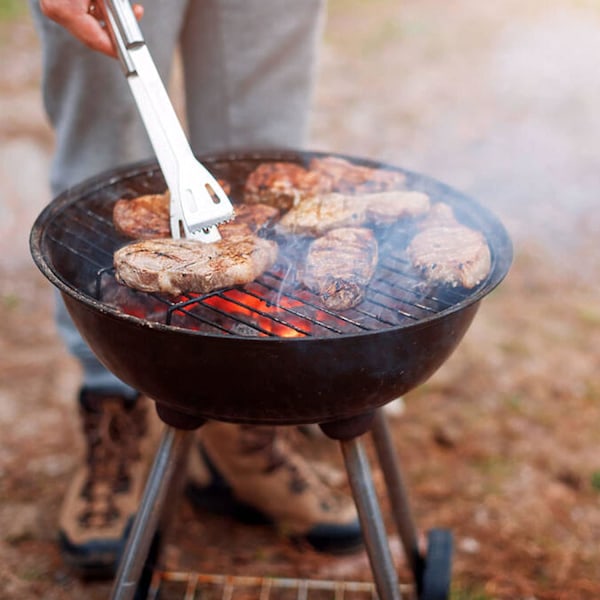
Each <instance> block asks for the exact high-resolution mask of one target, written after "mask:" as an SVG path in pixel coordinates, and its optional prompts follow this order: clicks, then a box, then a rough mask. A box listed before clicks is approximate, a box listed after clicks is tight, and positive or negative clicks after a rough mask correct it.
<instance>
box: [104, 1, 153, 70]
mask: <svg viewBox="0 0 600 600" xmlns="http://www.w3.org/2000/svg"><path fill="white" fill-rule="evenodd" d="M105 5H106V8H107V10H106V15H107V18H108V21H109V26H110V27H109V31H110V33H111V35H112V38H113V41H114V43H115V46H116V50H117V56H118V58H119V62H120V63H121V66H122V68H123V71H124V72H125V76H127V77H128V76H129V75H133V74H135V72H136V70H135V65H134V63H133V61H132V60H131V57H130V56H129V50H130V49H132V48H136V47H139V46H141V45H143V44H145V43H146V42H145V40H144V36H143V35H142V30H141V29H140V26H139V25H138V22H137V19H136V18H135V14H134V12H133V8H132V7H131V3H130V2H129V0H105Z"/></svg>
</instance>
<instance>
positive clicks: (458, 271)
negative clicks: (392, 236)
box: [407, 203, 492, 289]
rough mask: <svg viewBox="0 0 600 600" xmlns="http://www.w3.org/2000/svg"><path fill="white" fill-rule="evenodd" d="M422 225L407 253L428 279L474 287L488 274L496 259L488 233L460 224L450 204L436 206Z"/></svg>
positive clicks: (452, 284) (433, 281) (468, 287)
mask: <svg viewBox="0 0 600 600" xmlns="http://www.w3.org/2000/svg"><path fill="white" fill-rule="evenodd" d="M420 228H421V231H420V232H419V233H417V234H416V235H415V236H414V238H413V239H412V240H411V242H410V244H409V245H408V248H407V252H408V256H409V258H410V261H411V263H412V264H413V266H414V267H415V268H416V269H418V270H419V271H420V272H421V273H422V274H423V276H424V277H425V278H426V279H427V280H428V281H430V282H432V283H439V284H444V285H450V286H453V287H456V286H459V285H460V286H462V287H464V288H467V289H471V288H473V287H475V286H476V285H478V284H479V283H481V281H483V280H484V279H485V277H487V275H488V273H489V272H490V268H491V262H492V259H491V254H490V249H489V246H488V244H487V241H486V239H485V237H484V235H483V234H482V233H481V232H479V231H475V230H474V229H471V228H470V227H467V226H465V225H462V224H461V223H459V222H458V221H457V220H456V218H455V217H454V213H453V211H452V208H451V207H450V206H448V205H447V204H443V203H440V204H439V205H435V206H434V207H433V208H432V209H431V213H430V215H429V216H428V217H426V218H425V219H424V221H423V222H422V223H421V225H420Z"/></svg>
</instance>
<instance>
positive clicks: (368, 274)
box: [300, 227, 377, 311]
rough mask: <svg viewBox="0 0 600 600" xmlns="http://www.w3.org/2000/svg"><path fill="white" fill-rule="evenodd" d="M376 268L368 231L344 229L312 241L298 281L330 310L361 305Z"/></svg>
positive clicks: (373, 247) (374, 243)
mask: <svg viewBox="0 0 600 600" xmlns="http://www.w3.org/2000/svg"><path fill="white" fill-rule="evenodd" d="M376 266H377V241H376V240H375V236H374V235H373V232H372V231H371V230H370V229H366V228H363V227H344V228H340V229H334V230H332V231H329V232H328V233H327V234H325V235H324V236H323V237H320V238H317V239H316V240H314V241H313V242H312V243H311V245H310V247H309V250H308V254H307V256H306V262H305V265H304V268H303V270H302V273H301V276H300V279H301V281H302V283H303V284H304V285H305V286H306V287H308V288H309V289H311V290H312V291H313V292H315V293H317V294H318V295H319V296H320V298H321V300H322V302H323V304H324V305H325V306H326V307H327V308H330V309H332V310H336V311H340V310H347V309H348V308H352V307H353V306H356V305H357V304H360V302H362V300H363V298H364V295H365V291H366V289H367V286H368V285H369V282H370V281H371V278H372V277H373V273H374V272H375V267H376Z"/></svg>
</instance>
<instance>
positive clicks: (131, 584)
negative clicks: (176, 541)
mask: <svg viewBox="0 0 600 600" xmlns="http://www.w3.org/2000/svg"><path fill="white" fill-rule="evenodd" d="M191 435H193V431H185V430H182V429H176V428H175V427H171V426H166V427H165V430H164V433H163V436H162V439H161V442H160V446H159V448H158V451H157V453H156V457H155V459H154V464H153V466H152V471H151V472H150V475H149V476H148V481H147V482H146V488H145V490H144V496H143V497H142V501H141V504H140V506H139V508H138V511H137V514H136V517H135V521H134V522H133V527H132V529H131V533H130V534H129V538H128V539H127V545H126V547H125V551H124V553H123V557H122V558H121V562H120V564H119V570H118V572H117V576H116V578H115V582H114V584H113V590H112V596H111V598H112V600H132V599H133V597H134V596H135V592H136V588H137V585H138V582H139V580H140V576H141V574H142V570H143V568H144V563H145V561H146V557H147V556H148V552H149V550H150V545H151V544H152V538H153V537H154V534H155V533H156V530H157V527H158V523H159V520H160V517H161V514H162V511H163V508H164V504H165V499H166V497H167V494H168V492H169V488H170V486H171V483H172V481H173V478H174V476H175V474H176V472H177V466H178V465H179V464H181V460H182V455H183V453H185V452H187V449H188V448H189V444H188V443H187V441H188V438H189V436H191Z"/></svg>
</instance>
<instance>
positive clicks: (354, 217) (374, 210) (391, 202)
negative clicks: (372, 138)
mask: <svg viewBox="0 0 600 600" xmlns="http://www.w3.org/2000/svg"><path fill="white" fill-rule="evenodd" d="M428 210H429V197H428V196H427V195H426V194H423V193H421V192H409V191H403V190H396V191H388V192H377V193H371V194H357V195H347V194H340V193H338V192H332V193H330V194H323V195H320V196H314V197H312V198H307V199H306V200H303V201H302V202H300V203H299V204H298V205H297V206H295V207H294V208H292V209H291V210H290V211H288V212H287V213H286V214H285V215H283V217H282V218H281V220H280V221H279V223H278V224H277V225H276V229H277V230H278V231H280V232H283V233H295V234H299V235H307V236H313V237H318V236H320V235H323V234H324V233H326V232H327V231H330V230H332V229H337V228H338V227H358V226H361V225H390V224H392V223H394V222H396V221H398V220H400V219H402V218H411V217H418V216H422V215H424V214H426V213H427V211H428Z"/></svg>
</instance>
